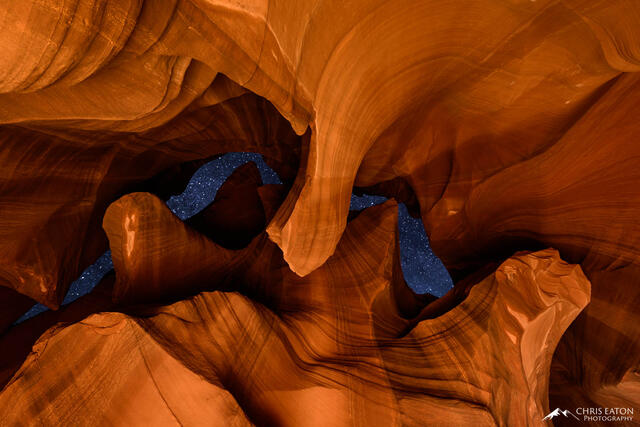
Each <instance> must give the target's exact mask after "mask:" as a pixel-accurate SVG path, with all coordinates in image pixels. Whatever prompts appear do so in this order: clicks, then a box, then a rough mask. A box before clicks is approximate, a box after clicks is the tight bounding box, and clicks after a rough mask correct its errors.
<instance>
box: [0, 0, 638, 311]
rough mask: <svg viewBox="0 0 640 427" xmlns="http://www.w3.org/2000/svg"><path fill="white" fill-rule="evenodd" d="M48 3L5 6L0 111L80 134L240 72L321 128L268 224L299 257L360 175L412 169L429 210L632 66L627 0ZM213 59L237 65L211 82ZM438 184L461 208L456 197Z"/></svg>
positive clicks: (633, 38)
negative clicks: (296, 178) (5, 48)
mask: <svg viewBox="0 0 640 427" xmlns="http://www.w3.org/2000/svg"><path fill="white" fill-rule="evenodd" d="M44 4H47V3H41V2H36V1H35V0H30V1H25V2H21V4H20V5H19V6H18V5H7V6H4V7H3V8H2V12H3V15H4V16H5V20H4V26H3V28H2V34H3V36H2V37H3V44H6V45H8V46H11V49H10V51H8V53H7V54H6V55H5V56H4V58H3V61H4V64H3V65H2V66H0V71H1V72H2V78H0V81H2V82H3V83H4V85H3V89H2V91H3V92H4V93H3V94H1V95H0V122H1V123H19V124H20V125H21V126H25V127H29V128H32V129H40V128H48V127H51V126H53V127H55V129H57V131H56V132H58V133H59V132H63V133H68V132H70V131H71V130H72V129H83V130H84V131H85V132H89V135H87V134H86V133H84V134H83V135H85V136H84V138H83V139H85V140H86V139H87V138H89V139H91V138H93V133H92V132H91V131H96V130H107V131H110V132H111V131H116V132H119V133H121V132H145V131H147V130H148V129H150V128H154V127H158V126H161V125H162V124H164V123H168V121H169V120H171V119H172V118H175V117H178V116H179V114H180V112H181V111H185V110H186V111H194V110H197V109H199V108H202V107H203V106H206V105H209V104H208V103H209V102H220V100H222V99H225V98H226V97H227V96H237V94H239V93H241V91H242V89H241V88H239V87H235V88H234V89H231V88H230V87H233V85H234V84H236V86H237V85H240V86H243V87H245V88H247V89H249V90H251V91H253V92H254V93H256V94H258V95H260V96H262V97H264V98H266V99H268V100H269V101H271V102H272V103H273V105H274V106H275V107H276V108H277V109H278V111H279V112H280V113H281V114H282V115H283V116H284V117H286V118H287V119H288V120H289V121H290V122H291V124H292V126H293V128H294V129H295V130H296V132H298V133H299V134H302V133H304V131H305V129H306V128H307V127H308V126H309V127H310V128H311V129H312V137H311V140H310V142H309V147H308V150H307V156H308V160H309V161H305V162H304V164H305V165H306V166H305V168H304V170H302V171H301V172H300V174H299V175H300V178H299V180H300V183H299V185H297V186H296V187H295V188H294V190H295V191H294V192H292V193H290V195H289V197H288V198H287V201H286V202H285V204H284V205H283V206H282V207H281V209H280V212H279V214H278V215H277V216H276V217H275V218H274V219H273V221H272V223H271V225H270V227H269V234H270V236H271V238H272V239H274V241H275V242H277V243H278V245H279V246H280V247H281V248H282V250H283V252H284V254H285V259H286V260H287V262H288V263H289V265H290V266H291V268H292V269H293V270H294V271H296V272H297V273H299V274H301V275H304V274H307V273H309V272H310V271H312V270H313V269H314V268H317V267H318V266H319V265H321V264H322V263H323V262H324V260H326V259H327V258H328V256H330V255H331V253H332V252H333V250H334V248H335V245H336V244H337V242H338V240H339V238H340V234H341V233H342V230H343V229H344V227H345V224H346V218H347V212H348V202H349V197H350V194H351V188H352V186H353V184H354V181H355V182H356V183H358V184H359V185H362V186H370V185H373V184H376V183H379V182H382V181H386V180H388V179H392V178H394V177H397V176H406V177H408V178H409V181H410V183H411V185H412V186H413V187H414V189H416V192H417V193H419V194H421V200H420V203H421V206H422V209H423V212H424V213H427V212H428V211H429V209H430V208H431V207H432V206H433V204H434V203H435V202H437V201H438V199H439V198H440V197H441V195H442V193H443V191H442V190H443V188H445V187H447V188H448V187H451V185H449V184H448V183H449V181H450V180H449V179H448V176H450V175H453V177H455V176H457V175H458V174H461V175H460V177H459V178H460V179H456V180H455V181H456V182H455V183H454V184H455V186H454V187H459V188H460V189H461V190H462V191H463V193H464V189H465V188H468V187H467V186H468V185H469V184H470V183H472V182H474V181H476V180H482V179H484V178H485V177H487V176H489V175H491V174H494V173H495V172H497V171H499V170H501V169H503V168H505V167H507V166H509V165H512V164H514V163H517V162H520V161H522V160H524V159H526V158H528V157H531V156H532V155H534V154H536V153H539V152H540V151H542V150H545V149H546V148H547V147H548V146H549V145H551V144H553V143H554V141H555V140H556V139H557V138H558V137H560V136H561V135H562V133H563V132H565V131H566V130H567V129H568V128H569V127H570V126H571V124H572V123H573V122H574V121H575V120H576V119H577V118H578V117H580V115H581V114H583V112H584V111H585V109H586V108H588V106H589V105H591V104H592V103H594V102H595V100H597V98H598V96H599V95H600V94H601V93H602V92H603V91H605V90H606V88H607V84H608V83H609V82H611V81H612V79H614V78H615V77H616V76H618V75H620V73H621V72H635V71H638V70H639V69H640V59H639V55H640V48H638V45H639V44H640V43H638V40H640V30H638V29H637V28H638V26H636V25H633V23H634V22H636V21H635V20H636V19H637V18H638V14H639V12H638V8H637V7H636V5H635V4H634V3H633V2H596V3H590V2H584V1H580V0H573V1H570V2H563V3H560V4H558V3H555V2H552V1H536V2H513V3H512V2H506V3H496V2H494V1H490V0H476V1H473V2H472V3H470V4H464V5H463V4H457V3H453V2H447V1H441V0H425V1H420V2H415V1H409V0H395V1H392V2H382V1H379V0H372V1H358V2H351V3H349V5H346V6H345V5H342V4H338V3H331V2H324V1H317V2H297V3H296V4H295V5H291V4H290V2H282V1H271V2H266V0H264V1H252V2H248V1H247V2H245V1H240V2H235V1H234V2H231V1H220V2H215V3H211V2H208V1H202V0H193V1H186V0H183V1H179V0H173V1H167V2H153V1H149V2H145V3H144V6H142V4H141V3H140V2H133V1H127V0H118V1H116V2H104V1H101V2H97V3H96V4H93V2H89V1H88V0H76V1H73V2H69V3H68V4H65V5H64V6H61V7H46V6H43V5H44ZM434 10H437V11H438V13H433V11H434ZM337 15H340V16H341V17H342V19H339V20H336V19H335V17H336V16H337ZM293 22H295V25H294V24H293ZM239 27H241V28H244V30H243V31H242V32H239V31H237V28H239ZM116 35H117V36H116ZM12 64H20V67H15V66H13V65H12ZM217 73H222V74H217ZM219 75H224V76H227V77H228V78H229V79H230V80H231V81H228V80H226V77H225V78H223V79H225V80H223V81H222V82H221V83H219V84H217V85H216V84H212V82H214V83H215V81H216V80H218V79H217V77H216V76H219ZM425 76H428V78H426V79H425ZM232 82H235V83H232ZM211 90H213V91H214V92H216V91H218V93H217V94H210V91H211ZM222 123H228V122H227V121H226V120H222ZM253 123H255V122H253ZM156 135H157V133H156ZM514 141H517V144H518V147H517V148H509V147H513V145H514ZM41 144H42V143H41ZM412 147H414V148H412ZM460 148H464V150H463V151H464V153H468V154H463V155H462V156H461V155H459V154H457V153H458V151H460ZM236 149H237V147H236ZM413 150H418V151H417V153H421V154H419V155H414V153H413ZM425 153H426V155H425ZM475 153H484V154H481V155H475ZM14 159H15V157H14ZM182 160H185V159H184V158H183V159H182ZM434 162H435V163H434ZM458 171H459V172H458ZM425 178H426V180H425ZM445 200H446V203H444V204H443V205H444V208H445V211H446V212H459V211H460V209H461V207H462V201H463V200H464V198H459V196H458V197H447V198H445ZM302 230H304V232H302ZM32 264H33V261H30V263H29V264H28V265H32ZM20 277H21V276H20ZM36 280H37V279H36ZM46 282H47V281H45V283H46ZM44 286H45V287H46V286H47V285H46V284H45V285H44ZM36 295H38V294H37V292H33V296H36ZM38 296H39V295H38ZM50 303H51V302H50ZM52 304H53V305H55V303H52Z"/></svg>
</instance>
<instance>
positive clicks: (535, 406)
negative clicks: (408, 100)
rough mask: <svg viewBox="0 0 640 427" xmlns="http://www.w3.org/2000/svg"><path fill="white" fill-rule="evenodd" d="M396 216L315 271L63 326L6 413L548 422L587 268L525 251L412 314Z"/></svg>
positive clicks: (303, 421)
mask: <svg viewBox="0 0 640 427" xmlns="http://www.w3.org/2000/svg"><path fill="white" fill-rule="evenodd" d="M151 197H152V196H149V198H151ZM396 223H397V205H396V204H395V203H394V202H386V203H385V204H383V205H379V206H376V207H373V208H369V209H366V210H365V211H363V212H362V213H361V214H360V215H358V216H357V217H356V218H355V219H353V220H352V221H351V222H350V223H349V225H348V227H347V230H346V233H345V234H344V235H343V237H342V239H341V240H340V243H339V245H338V247H337V250H336V252H335V253H334V255H332V257H330V258H329V260H328V261H327V263H326V264H324V265H323V266H322V267H321V268H319V269H317V270H316V271H314V272H313V273H311V274H309V275H308V276H306V277H302V278H301V277H299V276H298V275H296V274H295V273H293V272H291V271H290V270H289V269H288V268H286V264H284V260H283V259H282V253H281V252H279V253H280V256H279V258H280V265H282V266H283V268H281V270H280V271H281V272H282V276H281V277H280V278H279V279H276V280H272V281H271V282H270V283H268V284H267V283H265V281H264V280H261V277H263V276H265V272H266V271H267V270H265V268H264V266H262V267H258V269H257V270H256V271H259V272H260V273H261V274H260V275H258V274H256V275H254V276H252V274H250V273H246V274H245V278H244V280H243V281H239V282H236V283H233V287H234V288H235V289H234V290H232V291H228V292H222V291H213V292H205V293H201V294H199V295H197V296H195V297H192V298H189V299H186V300H184V301H180V302H177V303H174V304H172V305H168V306H156V307H138V308H137V309H136V310H134V311H133V312H130V313H129V314H123V313H113V312H112V313H109V312H107V313H99V314H95V315H92V316H90V317H88V318H86V319H85V320H83V321H81V322H79V323H76V324H73V325H70V326H66V327H58V328H53V329H51V330H49V331H48V332H47V333H45V334H44V335H43V336H42V337H41V338H40V340H39V341H38V342H37V343H36V345H35V346H34V348H33V351H32V353H31V354H30V355H29V357H28V358H27V360H26V361H25V363H24V365H23V366H22V367H21V369H20V370H19V371H18V372H17V373H16V374H15V376H14V377H13V379H12V380H11V381H10V382H9V384H8V385H7V386H6V387H5V389H4V390H3V392H2V393H1V394H0V411H1V412H2V413H3V414H5V415H6V419H7V421H8V422H9V423H11V422H13V421H12V420H22V419H32V420H34V422H40V421H42V422H47V423H50V422H54V423H62V424H65V423H69V422H73V423H78V422H79V423H83V422H85V421H86V423H91V422H94V421H91V420H97V421H99V422H102V423H109V424H114V425H119V424H129V425H130V424H132V423H133V424H135V423H141V422H149V420H151V421H153V422H154V423H174V422H177V423H180V424H194V425H198V424H202V423H203V422H204V421H203V420H207V421H206V422H207V423H209V422H210V420H215V421H216V422H218V423H220V424H224V425H227V424H230V425H234V424H241V425H242V424H248V423H253V424H278V425H320V424H327V423H328V424H355V425H371V424H373V425H424V424H425V423H436V424H438V423H440V424H448V425H461V423H462V424H466V423H470V422H475V423H481V424H482V425H523V424H526V425H532V424H535V425H542V424H543V423H542V421H541V420H542V417H543V416H544V414H546V412H548V403H547V387H548V372H549V365H550V363H551V356H552V355H553V351H554V349H555V345H556V343H557V342H558V340H559V338H560V336H561V335H562V333H563V332H564V330H565V329H566V327H567V326H568V325H569V324H570V323H571V321H572V320H573V319H574V318H575V316H576V315H577V314H578V313H579V312H580V310H581V309H582V308H583V307H584V306H585V305H586V304H587V303H588V301H589V291H590V289H589V288H590V285H589V281H588V280H587V279H586V278H585V276H584V274H582V272H581V270H580V267H578V266H575V265H570V264H566V263H565V262H563V261H562V260H561V259H560V258H559V256H558V253H557V251H554V250H545V251H540V252H536V253H520V254H516V255H515V256H514V257H512V258H510V259H509V260H507V261H505V262H504V263H503V264H502V265H501V266H500V267H499V268H498V269H497V270H496V271H495V272H494V273H492V274H490V275H489V276H488V277H487V278H485V279H484V280H482V281H480V282H479V283H477V284H475V285H473V284H469V285H466V286H467V288H468V289H467V291H465V292H467V293H468V296H467V297H466V299H464V300H463V301H462V302H461V303H459V304H458V305H455V304H453V303H452V304H450V306H449V307H448V308H446V309H445V311H446V313H445V314H443V315H439V316H436V317H433V316H429V315H428V312H429V311H430V308H429V305H427V306H426V307H425V308H424V309H423V310H422V313H421V314H418V315H415V316H413V317H411V318H407V315H406V314H407V312H406V311H404V310H402V309H401V306H403V305H405V306H406V303H407V302H409V301H402V300H401V299H399V298H402V297H399V296H401V295H402V294H403V291H404V290H406V289H408V288H407V286H406V284H405V283H404V281H403V280H402V276H401V272H400V270H399V268H400V267H399V254H398V244H397V231H396ZM190 241H191V242H192V243H193V244H194V246H196V247H197V246H198V245H199V243H198V240H197V239H190ZM263 242H265V243H266V244H267V245H269V246H270V247H272V248H275V249H277V247H276V246H275V245H274V244H273V243H271V242H269V240H267V239H263ZM278 251H279V250H278ZM259 258H262V259H264V257H262V256H260V257H259ZM256 264H257V263H254V264H251V265H256ZM172 267H173V266H172V265H166V264H165V266H164V267H163V268H162V270H163V271H165V272H168V271H170V270H171V268H172ZM205 268H206V267H205ZM271 277H272V278H274V277H276V276H274V275H271ZM137 286H140V287H142V286H150V285H149V283H148V282H139V283H138V284H137ZM451 292H452V293H453V292H455V290H452V291H451ZM261 293H264V294H263V295H260V294H261ZM248 295H250V296H251V298H249V297H248ZM265 296H268V297H270V298H265ZM258 301H261V302H258ZM438 301H441V300H438ZM431 311H433V310H431ZM429 317H433V318H429ZM488 354H490V355H493V356H492V357H483V355H488ZM114 370H115V371H117V372H118V375H116V376H114V375H113V372H114ZM131 390H136V393H135V394H134V395H132V394H131ZM96 395H99V396H101V398H100V399H96V398H92V397H91V396H96ZM24 396H29V398H28V399H25V398H24ZM96 417H98V418H96ZM145 417H146V418H145Z"/></svg>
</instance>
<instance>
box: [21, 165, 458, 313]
mask: <svg viewBox="0 0 640 427" xmlns="http://www.w3.org/2000/svg"><path fill="white" fill-rule="evenodd" d="M250 161H253V162H254V163H256V165H257V166H258V169H259V170H260V175H261V176H262V181H263V183H264V184H281V183H282V182H281V181H280V178H279V177H278V175H277V174H276V173H275V172H274V171H273V169H271V168H270V167H269V166H267V164H266V163H265V162H264V159H263V158H262V155H260V154H258V153H227V154H225V155H223V156H220V157H218V158H217V159H215V160H212V161H210V162H208V163H207V164H205V165H203V166H202V167H201V168H200V169H198V170H197V171H196V173H195V174H193V176H192V177H191V180H190V181H189V183H188V184H187V187H186V189H185V191H184V192H183V193H182V194H180V195H178V196H172V197H171V198H170V199H169V200H168V201H167V206H168V207H169V209H171V211H172V212H173V213H175V214H176V215H177V216H178V217H179V218H180V219H183V220H184V219H187V218H189V217H191V216H193V215H195V214H197V213H198V212H200V211H201V210H202V209H204V208H205V207H206V206H207V205H209V204H210V203H211V202H212V201H213V199H214V198H215V196H216V192H217V191H218V189H219V188H220V187H221V186H222V184H223V183H224V181H226V179H227V178H228V177H229V175H231V173H232V172H233V171H234V170H235V169H236V168H237V167H238V166H241V165H243V164H245V163H247V162H250ZM385 200H386V198H385V197H382V196H370V195H363V196H356V195H352V196H351V206H350V209H351V210H362V209H365V208H368V207H370V206H374V205H378V204H380V203H383V202H384V201H385ZM398 225H399V229H400V251H401V260H402V271H403V272H404V276H405V280H406V281H407V284H408V285H409V286H410V287H411V288H412V289H413V290H414V291H415V292H416V293H418V294H423V293H426V292H428V293H430V294H433V295H436V296H442V295H444V294H445V293H446V292H447V291H448V290H449V289H450V288H451V287H452V286H453V285H452V281H451V277H450V276H449V273H448V272H447V270H446V269H445V268H444V266H443V265H442V262H441V261H440V259H438V257H436V256H435V255H434V254H433V252H432V251H431V247H430V246H429V239H428V238H427V235H426V233H425V231H424V227H423V225H422V221H420V219H416V218H412V217H411V216H410V215H409V213H408V211H407V208H406V206H405V205H404V204H400V207H399V216H398ZM112 269H113V263H112V262H111V252H110V251H107V252H105V253H104V254H102V255H101V256H100V257H99V258H98V259H97V260H96V262H95V263H94V264H92V265H90V266H89V267H87V269H86V270H84V271H83V272H82V274H81V275H80V277H78V279H76V280H75V281H74V282H73V283H72V284H71V286H70V287H69V292H68V293H67V295H66V296H65V298H64V301H63V305H65V304H69V303H70V302H72V301H75V300H76V299H78V298H79V297H81V296H82V295H85V294H87V293H89V292H90V291H91V290H92V289H93V288H94V287H95V286H96V285H97V284H98V283H99V282H100V280H102V278H103V277H104V276H105V275H106V274H107V273H108V272H109V271H111V270H112ZM46 310H48V309H47V307H45V306H44V305H42V304H36V305H34V306H33V307H31V309H30V310H29V311H27V312H26V313H25V314H24V315H23V316H22V317H21V318H20V319H18V320H17V321H16V323H20V322H22V321H24V320H26V319H28V318H30V317H33V316H35V315H37V314H39V313H42V312H43V311H46Z"/></svg>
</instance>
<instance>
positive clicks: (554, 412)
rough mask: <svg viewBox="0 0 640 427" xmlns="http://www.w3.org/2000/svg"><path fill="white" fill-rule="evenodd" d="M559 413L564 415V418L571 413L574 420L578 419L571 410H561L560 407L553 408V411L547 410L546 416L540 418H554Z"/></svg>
mask: <svg viewBox="0 0 640 427" xmlns="http://www.w3.org/2000/svg"><path fill="white" fill-rule="evenodd" d="M559 415H564V416H565V418H569V415H571V416H572V417H573V418H575V419H576V420H578V421H580V418H578V417H576V416H575V415H574V414H573V413H572V412H571V411H569V410H568V409H565V410H564V411H563V410H562V409H560V408H556V409H554V410H553V411H551V412H549V413H548V414H547V416H546V417H544V418H543V419H542V421H545V420H550V419H552V418H555V417H557V416H559Z"/></svg>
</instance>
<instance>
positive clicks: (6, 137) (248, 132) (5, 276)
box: [0, 94, 299, 308]
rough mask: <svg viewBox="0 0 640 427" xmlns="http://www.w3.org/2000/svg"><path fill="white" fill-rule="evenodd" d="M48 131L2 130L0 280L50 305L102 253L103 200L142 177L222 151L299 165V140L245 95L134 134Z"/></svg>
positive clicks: (286, 172)
mask: <svg viewBox="0 0 640 427" xmlns="http://www.w3.org/2000/svg"><path fill="white" fill-rule="evenodd" d="M272 120H273V122H271V121H272ZM47 132H48V133H45V132H34V131H29V130H26V129H23V128H18V127H6V128H3V130H2V133H0V140H1V145H0V146H1V147H2V151H0V169H2V170H3V174H2V176H0V194H1V197H0V205H1V206H2V207H1V208H0V233H1V235H2V239H0V282H1V283H2V284H3V285H4V286H7V287H10V288H13V289H15V290H17V291H18V292H20V293H22V294H24V295H27V296H29V297H31V298H33V299H35V300H36V301H38V302H41V303H43V304H45V305H47V306H49V307H52V308H55V307H57V306H58V305H59V303H60V302H61V301H62V298H63V297H64V294H65V293H66V290H67V288H68V286H69V284H70V283H71V281H72V280H73V279H74V278H75V277H77V274H78V272H79V271H82V269H84V268H85V267H86V266H87V265H89V264H90V263H91V262H93V260H95V258H97V257H98V256H99V255H100V254H101V253H103V252H104V250H105V249H106V247H107V245H106V238H105V236H104V234H103V233H102V231H101V230H100V225H101V222H102V216H103V215H104V212H105V210H106V208H107V206H108V205H109V204H110V203H111V202H112V201H113V200H115V199H117V198H118V197H119V196H121V195H122V194H124V193H127V190H137V191H140V190H143V189H144V190H148V189H149V187H148V186H147V187H146V188H145V187H144V186H142V187H141V185H140V183H141V182H142V181H146V180H148V179H149V178H151V177H153V176H155V175H157V174H158V173H160V172H162V171H163V170H166V169H167V168H171V167H172V166H174V165H177V164H179V163H181V162H183V161H185V160H193V159H201V158H207V157H210V156H212V155H215V154H219V153H225V152H228V151H250V152H256V151H257V152H261V153H267V154H265V159H266V161H267V162H268V163H269V164H270V165H271V166H273V168H274V169H275V170H276V171H278V173H279V174H280V176H282V177H283V179H285V180H286V179H292V178H293V176H295V174H296V170H297V158H298V154H296V153H297V152H298V151H297V150H299V138H298V137H297V136H296V135H295V134H294V133H293V131H292V130H291V128H290V126H289V124H288V123H287V122H286V121H285V120H284V119H282V118H281V117H280V116H279V115H278V113H277V112H276V110H275V109H274V108H273V107H272V106H271V105H270V104H269V103H268V102H267V101H264V100H261V99H259V98H257V97H256V96H255V95H251V94H248V95H242V96H240V97H236V98H233V99H230V100H227V101H224V102H222V103H221V104H218V105H216V106H213V107H210V108H204V109H199V110H196V111H194V112H185V113H183V114H182V115H181V116H180V117H178V118H177V119H175V120H173V121H171V123H170V124H168V125H167V126H163V127H160V128H158V129H153V130H150V131H149V132H145V133H141V134H131V133H128V134H126V135H123V134H114V133H108V134H105V133H103V134H100V135H97V134H88V133H79V134H75V135H71V134H68V133H65V132H66V131H65V132H63V134H60V132H59V131H55V133H56V134H57V135H54V134H52V133H49V132H50V131H47ZM87 138H92V139H91V143H88V142H87V141H88V139H87ZM276 141H277V142H279V143H282V145H276ZM152 184H153V182H152ZM34 242H36V243H37V244H34Z"/></svg>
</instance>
